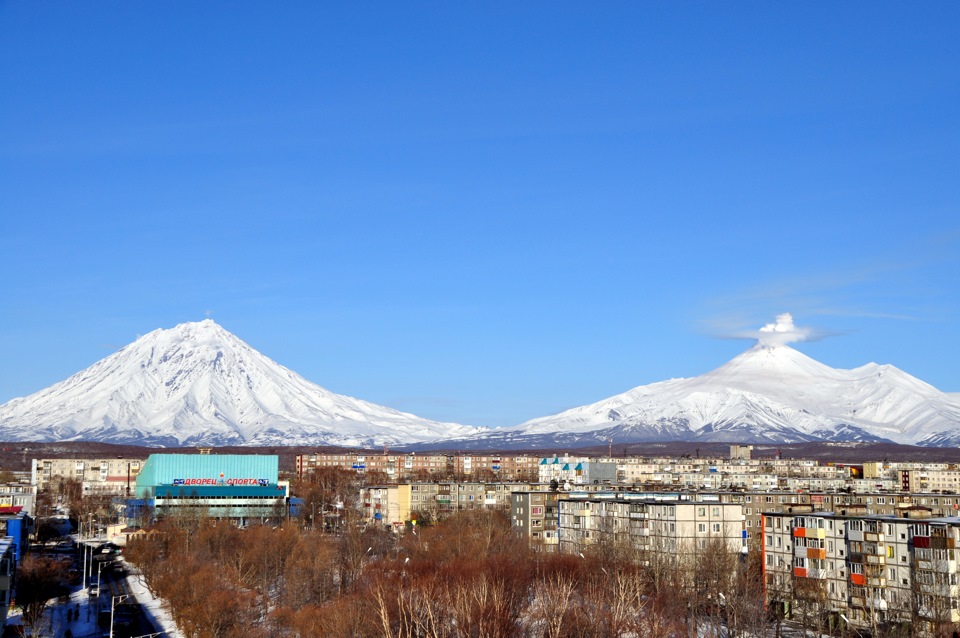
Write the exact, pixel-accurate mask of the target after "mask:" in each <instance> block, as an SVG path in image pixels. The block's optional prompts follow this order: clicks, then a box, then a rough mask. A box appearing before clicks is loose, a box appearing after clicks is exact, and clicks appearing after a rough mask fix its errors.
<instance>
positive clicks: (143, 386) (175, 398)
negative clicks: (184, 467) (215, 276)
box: [0, 319, 480, 447]
mask: <svg viewBox="0 0 960 638" xmlns="http://www.w3.org/2000/svg"><path fill="white" fill-rule="evenodd" d="M479 431H480V429H478V428H473V427H469V426H464V425H459V424H456V423H439V422H436V421H431V420H428V419H422V418H420V417H417V416H414V415H412V414H407V413H405V412H400V411H398V410H394V409H391V408H387V407H383V406H379V405H375V404H373V403H368V402H367V401H361V400H360V399H354V398H351V397H347V396H343V395H339V394H334V393H333V392H330V391H329V390H326V389H324V388H322V387H320V386H318V385H316V384H314V383H311V382H310V381H307V380H306V379H304V378H303V377H301V376H299V375H297V374H296V373H294V372H292V371H291V370H288V369H287V368H285V367H283V366H281V365H279V364H277V363H275V362H273V361H272V360H270V359H269V358H267V357H266V356H264V355H262V354H260V353H259V352H257V351H256V350H254V349H253V348H251V347H250V346H249V345H247V344H246V343H244V342H243V341H241V340H240V339H238V338H237V337H236V336H234V335H233V334H231V333H230V332H227V331H226V330H224V329H223V328H221V327H220V326H219V325H217V324H216V323H214V322H213V321H212V320H209V319H208V320H205V321H200V322H196V323H184V324H180V325H178V326H176V327H174V328H172V329H169V330H155V331H153V332H151V333H149V334H147V335H144V336H143V337H141V338H139V339H137V340H136V341H135V342H133V343H132V344H130V345H128V346H126V347H125V348H123V349H121V350H120V351H118V352H116V353H114V354H113V355H111V356H109V357H107V358H105V359H103V360H101V361H99V362H97V363H95V364H93V365H92V366H90V367H89V368H87V369H86V370H83V371H82V372H79V373H77V374H75V375H73V376H72V377H70V378H69V379H66V380H65V381H62V382H60V383H57V384H55V385H53V386H51V387H49V388H47V389H45V390H41V391H40V392H37V393H35V394H32V395H30V396H27V397H24V398H18V399H13V400H11V401H9V402H7V403H5V404H3V405H0V440H4V441H81V440H82V441H104V442H111V443H130V444H136V445H147V446H188V445H210V446H219V445H251V446H254V445H324V444H329V445H344V446H358V447H359V446H380V445H384V444H388V445H399V444H405V443H413V442H422V441H434V440H437V439H441V438H448V437H451V436H466V435H471V434H474V433H477V432H479Z"/></svg>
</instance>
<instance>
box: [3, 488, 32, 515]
mask: <svg viewBox="0 0 960 638" xmlns="http://www.w3.org/2000/svg"><path fill="white" fill-rule="evenodd" d="M36 507H37V488H36V486H34V485H28V484H26V483H3V484H0V508H5V509H13V508H19V509H20V510H23V511H24V512H27V513H29V514H32V515H34V516H36V515H37V511H36Z"/></svg>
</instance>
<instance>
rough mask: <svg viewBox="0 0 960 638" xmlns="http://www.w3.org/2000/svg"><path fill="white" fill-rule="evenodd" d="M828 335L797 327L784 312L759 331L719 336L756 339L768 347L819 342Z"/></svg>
mask: <svg viewBox="0 0 960 638" xmlns="http://www.w3.org/2000/svg"><path fill="white" fill-rule="evenodd" d="M828 334H830V333H826V332H823V331H821V330H817V329H816V328H809V327H802V326H797V325H796V324H795V323H794V322H793V315H792V314H791V313H789V312H784V313H781V314H779V315H777V318H776V319H775V320H774V321H772V322H770V323H767V324H764V325H763V326H761V327H760V328H759V329H740V330H731V331H729V332H725V333H721V334H720V335H718V336H720V337H721V338H725V339H755V340H756V341H759V342H760V343H764V344H768V345H784V344H788V343H800V342H803V341H817V340H818V339H822V338H823V337H825V336H828Z"/></svg>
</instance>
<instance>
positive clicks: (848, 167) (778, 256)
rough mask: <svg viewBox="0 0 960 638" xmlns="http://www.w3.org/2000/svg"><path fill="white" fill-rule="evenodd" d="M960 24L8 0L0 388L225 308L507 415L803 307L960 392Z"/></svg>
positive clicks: (841, 8)
mask: <svg viewBox="0 0 960 638" xmlns="http://www.w3.org/2000/svg"><path fill="white" fill-rule="evenodd" d="M958 24H960V5H958V4H957V3H952V2H927V3H922V4H916V3H875V2H871V3H866V2H852V3H841V4H839V5H838V4H836V3H793V4H788V3H769V2H759V3H743V2H741V3H710V2H693V3H690V2H686V3H684V2H680V3H677V2H622V3H617V2H606V3H599V4H598V3H579V4H577V3H564V2H559V3H558V2H524V3H515V2H503V3H496V2H484V3H440V2H437V3H378V2H370V3H359V4H358V3H319V2H284V3H266V2H262V3H250V2H247V3H245V2H229V3H218V2H203V3H196V2H126V1H124V2H116V3H109V2H98V3H67V2H45V3H36V2H0V126H2V129H0V253H2V256H3V260H2V263H3V266H4V268H3V277H2V278H0V401H6V400H8V399H11V398H13V397H16V396H23V395H26V394H29V393H31V392H35V391H37V390H40V389H42V388H44V387H46V386H48V385H50V384H53V383H55V382H57V381H60V380H62V379H65V378H66V377H67V376H69V375H71V374H73V373H75V372H77V371H79V370H81V369H83V368H85V367H86V366H88V365H90V364H92V363H93V362H95V361H97V360H98V359H101V358H103V357H105V356H107V355H109V354H110V353H111V352H113V351H115V350H116V349H118V348H119V347H121V346H123V345H125V344H126V343H129V342H130V341H132V340H133V339H135V338H136V337H137V336H138V335H140V334H144V333H146V332H149V331H151V330H153V329H156V328H161V327H162V328H169V327H172V326H174V325H176V324H177V323H181V322H183V321H197V320H201V319H203V318H205V317H206V316H211V317H212V318H213V319H215V320H216V321H217V322H218V323H220V324H221V325H223V326H224V327H225V328H226V329H228V330H230V331H232V332H234V333H235V334H237V335H238V336H239V337H240V338H242V339H244V340H245V341H247V342H248V343H250V344H251V345H252V346H253V347H255V348H257V349H258V350H260V351H261V352H263V353H264V354H266V355H268V356H269V357H271V358H273V359H274V360H276V361H278V362H279V363H282V364H283V365H286V366H287V367H289V368H292V369H293V370H295V371H297V372H299V373H300V374H302V375H303V376H305V377H306V378H308V379H310V380H311V381H314V382H316V383H319V384H321V385H323V386H325V387H327V388H329V389H331V390H333V391H335V392H339V393H343V394H349V395H352V396H358V397H360V398H363V399H367V400H370V401H374V402H377V403H382V404H386V405H389V406H392V407H396V408H400V409H403V410H407V411H411V412H414V413H416V414H419V415H421V416H426V417H430V418H435V419H440V420H451V421H457V422H461V423H468V424H474V425H512V424H516V423H519V422H521V421H523V420H526V419H528V418H533V417H537V416H543V415H546V414H550V413H554V412H557V411H559V410H561V409H565V408H568V407H572V406H575V405H581V404H585V403H588V402H592V401H596V400H599V399H602V398H604V397H607V396H610V395H612V394H615V393H618V392H621V391H624V390H626V389H628V388H631V387H633V386H637V385H641V384H645V383H650V382H654V381H659V380H663V379H666V378H670V377H679V376H693V375H696V374H700V373H702V372H705V371H707V370H709V369H712V368H714V367H716V366H718V365H720V364H722V363H724V362H725V361H726V360H728V359H729V358H731V357H733V356H735V355H736V354H737V353H738V352H740V351H742V350H743V349H745V348H746V347H748V346H749V342H747V341H736V340H730V339H723V338H718V337H723V336H726V335H730V334H735V333H738V332H740V331H742V330H744V329H746V328H759V327H760V326H761V325H763V324H765V323H767V322H770V321H772V320H773V319H774V317H775V316H776V315H777V314H779V313H782V312H791V313H792V314H793V316H794V320H795V321H796V323H797V325H801V326H807V327H811V328H815V329H816V330H817V331H818V332H821V333H828V334H831V335H833V336H831V337H829V338H826V339H823V340H820V341H816V342H812V343H802V344H798V345H797V346H796V347H797V348H798V349H800V350H802V351H804V352H806V353H807V354H809V355H811V356H813V357H815V358H817V359H818V360H820V361H823V362H824V363H827V364H829V365H833V366H837V367H855V366H858V365H861V364H863V363H866V362H868V361H876V362H878V363H891V364H893V365H896V366H898V367H900V368H902V369H904V370H906V371H907V372H909V373H911V374H914V375H916V376H918V377H920V378H922V379H924V380H925V381H927V382H929V383H932V384H933V385H935V386H937V387H939V388H940V389H942V390H945V391H960V379H958V372H957V365H956V355H957V352H960V337H958V335H960V316H958V312H960V303H958V301H960V299H958V297H960V295H958V289H960V284H958V282H960V179H958V176H960V159H958V153H957V149H958V148H960V42H958V40H957V37H956V27H957V25H958Z"/></svg>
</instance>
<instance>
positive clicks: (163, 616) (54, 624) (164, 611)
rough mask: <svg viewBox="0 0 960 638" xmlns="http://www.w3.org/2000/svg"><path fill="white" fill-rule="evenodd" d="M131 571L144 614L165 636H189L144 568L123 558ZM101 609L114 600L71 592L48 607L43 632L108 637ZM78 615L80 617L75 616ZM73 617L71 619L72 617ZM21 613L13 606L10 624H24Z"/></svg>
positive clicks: (130, 580)
mask: <svg viewBox="0 0 960 638" xmlns="http://www.w3.org/2000/svg"><path fill="white" fill-rule="evenodd" d="M120 560H121V561H122V562H123V563H124V565H125V566H126V568H127V570H128V574H127V586H128V587H129V589H130V592H131V593H132V594H133V595H134V597H135V598H136V599H137V602H138V603H139V604H140V606H141V607H143V610H144V613H146V614H147V615H149V616H151V617H152V618H153V621H154V625H155V626H156V629H157V631H162V632H164V633H163V634H162V635H163V636H165V637H168V638H185V636H184V634H183V633H181V632H180V630H179V629H177V626H176V624H175V623H174V622H173V617H172V616H171V615H170V610H169V609H168V608H167V607H166V605H165V604H164V602H163V601H162V600H159V599H157V598H155V597H154V596H153V594H151V593H150V590H149V589H147V586H146V583H144V580H143V576H142V575H141V574H140V571H139V570H138V569H137V568H136V567H134V566H133V565H131V564H130V563H128V562H126V561H123V559H122V558H121V559H120ZM98 604H99V605H100V608H99V609H109V608H110V607H109V605H110V599H109V598H108V597H106V596H102V597H100V598H99V599H98V598H91V597H90V596H89V595H88V593H87V590H86V589H84V588H82V587H77V589H76V590H75V591H73V592H71V593H70V597H69V598H61V599H57V600H54V601H52V602H51V603H50V605H48V606H47V610H46V614H45V617H46V621H47V622H49V623H50V624H49V632H48V631H44V632H43V633H42V635H51V636H60V637H62V636H65V635H67V631H68V630H69V631H70V634H71V635H72V636H73V638H94V637H96V638H99V637H100V636H106V635H108V634H109V631H105V630H103V629H101V628H100V627H98V626H97V612H98V611H99V609H98V607H97V605H98ZM74 615H76V618H74ZM68 618H69V620H68ZM20 622H21V621H20V613H19V611H16V612H15V611H14V610H13V609H11V613H10V615H9V616H8V618H7V625H11V626H16V625H19V624H20Z"/></svg>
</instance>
